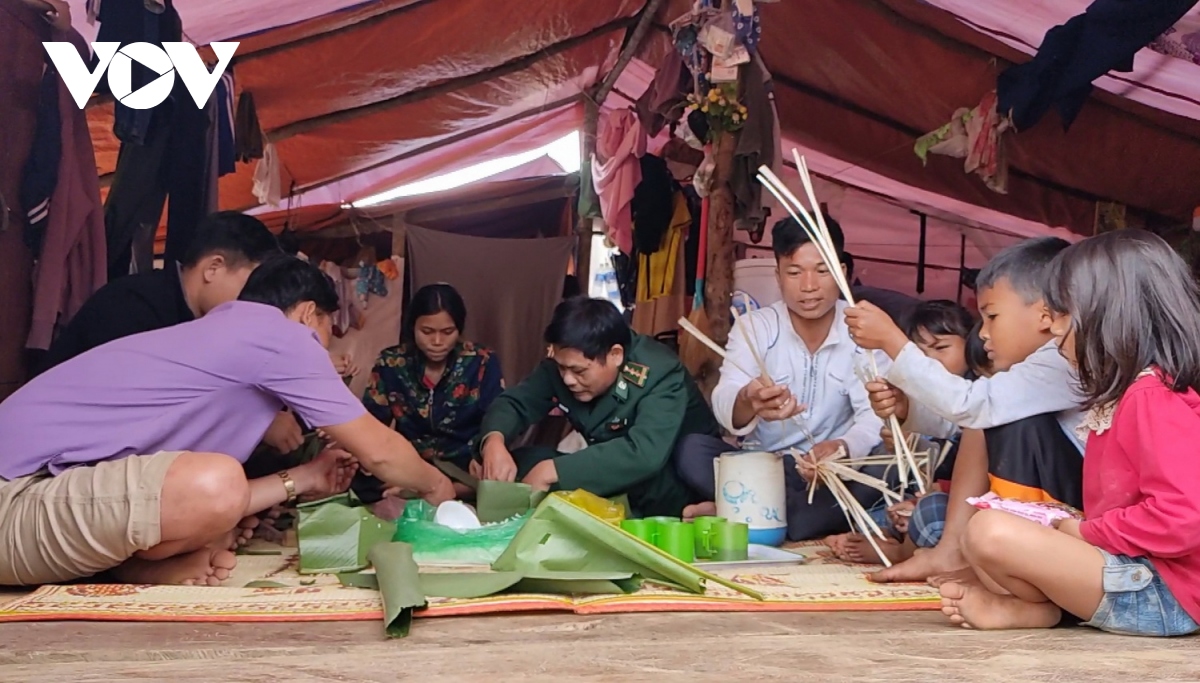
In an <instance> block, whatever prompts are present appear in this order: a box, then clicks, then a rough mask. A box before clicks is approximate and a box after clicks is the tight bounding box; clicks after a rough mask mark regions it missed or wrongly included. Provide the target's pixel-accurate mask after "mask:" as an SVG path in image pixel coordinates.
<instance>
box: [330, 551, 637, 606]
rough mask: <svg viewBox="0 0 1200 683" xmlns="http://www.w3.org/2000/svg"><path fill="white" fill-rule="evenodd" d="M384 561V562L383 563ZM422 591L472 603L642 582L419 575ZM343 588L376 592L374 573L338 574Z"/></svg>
mask: <svg viewBox="0 0 1200 683" xmlns="http://www.w3.org/2000/svg"><path fill="white" fill-rule="evenodd" d="M385 561H386V560H385ZM419 578H420V584H421V592H422V593H424V594H425V597H427V598H454V599H457V600H471V599H474V598H484V597H487V596H489V595H496V594H497V593H551V594H555V595H609V594H611V595H619V594H621V593H634V592H636V591H637V590H638V589H639V588H641V586H642V582H641V580H640V579H638V578H637V577H635V576H631V575H629V574H620V573H617V574H614V573H598V574H585V573H581V572H562V573H559V574H557V575H549V574H547V575H545V576H540V577H525V576H521V574H519V573H517V572H472V573H466V574H459V573H452V572H433V573H422V574H421V575H420V577H419ZM338 580H339V581H341V583H342V585H343V586H348V587H352V588H368V589H371V590H379V579H378V577H377V576H376V575H375V574H339V575H338Z"/></svg>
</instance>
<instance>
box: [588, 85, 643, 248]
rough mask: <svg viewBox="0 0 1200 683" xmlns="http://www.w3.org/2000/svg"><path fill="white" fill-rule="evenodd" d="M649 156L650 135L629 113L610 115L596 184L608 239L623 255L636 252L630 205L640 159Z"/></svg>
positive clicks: (595, 163)
mask: <svg viewBox="0 0 1200 683" xmlns="http://www.w3.org/2000/svg"><path fill="white" fill-rule="evenodd" d="M645 153H646V132H645V130H643V129H642V124H640V123H638V120H637V115H636V114H634V113H633V112H632V111H631V110H629V109H623V110H621V111H614V112H610V113H609V114H608V115H607V116H605V117H604V118H603V119H602V120H601V121H600V133H599V135H598V136H597V138H596V154H595V155H594V156H593V157H592V160H591V161H592V182H593V184H594V186H595V188H596V194H597V195H599V197H600V209H601V211H602V213H603V214H604V223H605V228H606V230H607V233H608V239H609V241H611V242H612V243H613V244H614V245H615V246H616V247H617V249H620V250H621V253H624V254H629V253H631V252H632V251H633V214H632V209H631V207H630V204H631V203H632V202H633V196H634V192H635V190H636V188H637V186H638V183H640V182H641V181H642V171H641V167H640V165H639V164H638V159H640V158H641V157H642V155H644V154H645Z"/></svg>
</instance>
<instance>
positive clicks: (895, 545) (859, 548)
mask: <svg viewBox="0 0 1200 683" xmlns="http://www.w3.org/2000/svg"><path fill="white" fill-rule="evenodd" d="M875 543H877V544H878V545H879V550H880V551H882V552H883V555H884V557H886V558H887V560H888V562H891V563H892V564H893V565H895V564H897V563H899V562H903V561H905V560H907V559H909V558H910V557H912V549H911V548H909V547H908V546H906V545H905V544H903V543H900V542H899V541H891V540H888V541H884V540H881V539H879V538H876V539H875ZM845 549H846V557H845V558H843V559H845V560H847V561H849V562H855V563H857V564H882V563H883V558H881V557H879V553H877V552H875V548H874V547H872V546H871V541H869V540H867V537H866V536H863V535H862V534H848V535H847V538H846V545H845Z"/></svg>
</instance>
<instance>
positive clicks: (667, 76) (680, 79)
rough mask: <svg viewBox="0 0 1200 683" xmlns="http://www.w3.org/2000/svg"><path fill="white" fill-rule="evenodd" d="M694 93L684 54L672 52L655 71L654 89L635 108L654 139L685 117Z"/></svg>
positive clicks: (645, 94) (645, 93)
mask: <svg viewBox="0 0 1200 683" xmlns="http://www.w3.org/2000/svg"><path fill="white" fill-rule="evenodd" d="M691 91H692V74H691V72H690V71H688V69H687V66H686V65H684V63H683V55H682V54H680V53H679V52H678V51H676V50H671V51H670V52H669V53H667V56H666V57H663V63H662V65H661V66H659V67H658V70H657V71H655V72H654V80H653V81H651V82H650V87H649V88H646V92H644V93H642V96H641V97H639V98H638V101H637V103H636V105H635V107H636V109H637V114H638V120H639V121H640V122H641V124H642V127H643V128H645V129H646V134H647V135H649V136H651V137H653V136H655V135H658V134H659V133H660V132H662V129H663V127H664V126H666V125H667V124H668V123H674V122H675V121H678V120H679V117H681V116H683V110H684V108H685V107H686V106H687V96H688V93H690V92H691Z"/></svg>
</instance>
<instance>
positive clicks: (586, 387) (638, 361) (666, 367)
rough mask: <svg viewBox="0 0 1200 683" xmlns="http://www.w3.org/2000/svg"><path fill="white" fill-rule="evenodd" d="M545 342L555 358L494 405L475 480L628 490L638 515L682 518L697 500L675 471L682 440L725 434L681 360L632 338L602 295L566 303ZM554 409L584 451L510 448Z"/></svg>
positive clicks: (610, 492) (607, 492) (483, 431)
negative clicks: (674, 461) (562, 415)
mask: <svg viewBox="0 0 1200 683" xmlns="http://www.w3.org/2000/svg"><path fill="white" fill-rule="evenodd" d="M545 341H546V343H547V344H549V345H550V357H549V358H547V359H546V360H544V361H542V363H541V364H540V365H539V366H538V367H537V368H536V369H535V370H534V371H533V374H532V375H530V376H529V377H528V378H527V379H526V380H525V381H523V382H521V383H520V384H518V385H517V386H515V387H513V388H511V389H509V390H507V391H505V392H504V393H503V394H501V395H500V397H499V398H497V399H496V400H495V401H493V402H492V405H491V407H489V408H488V411H487V414H486V415H485V416H484V418H483V425H482V426H481V427H480V430H479V433H480V435H481V436H480V438H479V439H478V441H477V442H476V458H477V459H476V461H475V462H473V463H472V464H471V471H472V474H474V475H475V476H479V477H480V478H482V479H493V480H500V481H514V480H520V481H523V482H525V483H526V484H529V485H531V486H533V487H534V488H539V489H542V490H548V489H555V490H557V489H563V490H568V491H569V490H573V489H585V490H587V491H591V492H592V493H594V494H596V495H599V496H616V495H620V494H628V496H629V503H630V506H631V507H632V508H633V510H632V512H633V513H634V514H635V515H641V516H653V515H672V516H677V515H679V514H680V513H681V512H682V511H683V508H684V506H686V505H687V504H688V503H691V502H693V500H694V497H693V495H692V494H691V492H690V491H688V489H687V487H686V486H684V485H683V482H681V481H679V478H678V477H677V476H676V474H675V470H674V468H673V467H672V466H671V460H672V456H673V455H674V453H675V452H676V450H677V448H676V447H677V444H678V443H679V441H680V439H681V438H683V437H685V436H687V435H689V434H704V435H715V434H717V432H718V428H717V423H716V421H715V420H714V419H713V416H712V411H711V410H710V409H709V407H708V404H707V403H705V402H704V397H703V396H702V395H701V394H700V390H699V389H698V388H697V387H696V383H695V382H694V381H693V380H692V377H691V375H689V374H688V372H687V370H686V369H684V367H683V365H682V364H681V363H680V362H679V358H678V357H677V356H676V355H675V354H674V353H672V352H671V350H670V349H668V348H667V347H665V346H663V345H662V344H660V343H658V342H656V341H654V340H653V339H650V338H649V337H645V336H642V335H640V334H634V333H633V331H632V330H630V329H629V325H628V324H627V323H626V322H625V319H624V318H623V317H621V313H620V311H618V310H617V308H616V307H615V306H613V305H612V304H611V303H609V302H608V301H605V300H603V299H589V298H586V297H575V298H572V299H567V300H566V301H563V302H562V303H560V304H559V305H558V307H557V308H555V309H554V317H553V318H552V319H551V321H550V325H549V326H548V327H547V328H546V334H545ZM555 407H557V408H559V409H560V410H561V411H562V412H563V413H565V414H566V417H567V420H569V421H570V423H571V426H572V427H574V428H575V430H576V431H577V432H579V434H580V435H582V436H583V437H584V439H585V440H586V441H587V443H588V446H587V447H586V448H583V449H582V450H579V451H576V452H574V453H559V452H558V451H557V450H555V449H554V448H545V447H536V446H534V447H525V448H519V449H517V450H515V451H509V448H508V445H509V443H511V442H512V441H513V440H514V439H516V438H517V437H518V436H520V435H521V434H522V433H523V432H524V431H525V430H526V429H528V428H529V427H530V426H532V425H533V424H535V423H536V422H538V421H539V420H541V419H542V418H543V417H545V416H546V415H547V414H549V413H550V411H551V410H553V409H554V408H555ZM710 467H711V466H710Z"/></svg>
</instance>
